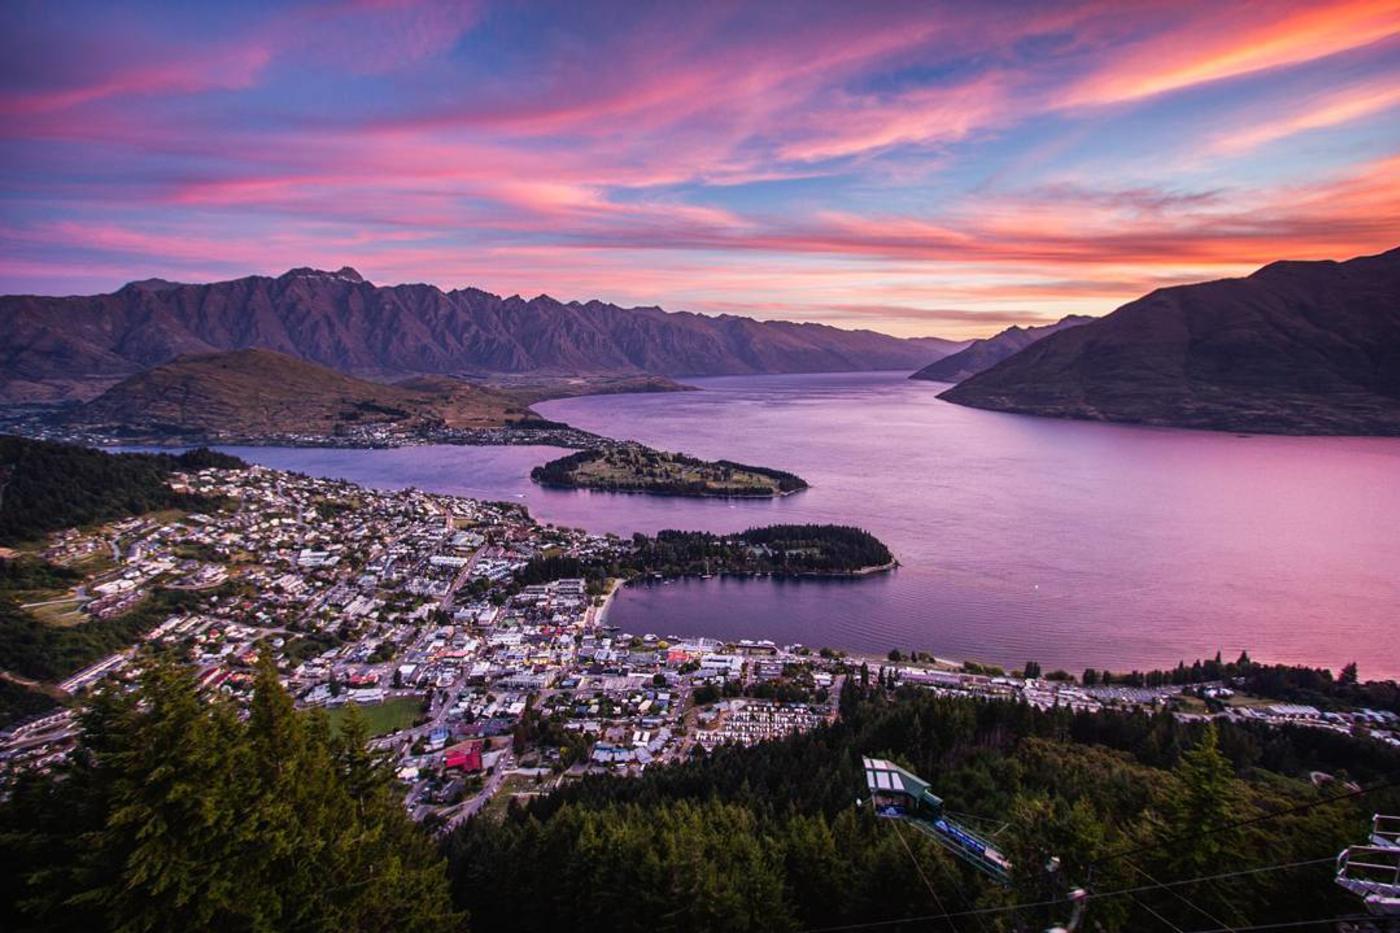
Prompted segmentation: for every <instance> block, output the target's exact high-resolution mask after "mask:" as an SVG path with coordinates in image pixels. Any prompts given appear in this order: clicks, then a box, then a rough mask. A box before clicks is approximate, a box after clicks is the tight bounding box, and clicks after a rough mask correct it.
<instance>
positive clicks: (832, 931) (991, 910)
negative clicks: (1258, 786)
mask: <svg viewBox="0 0 1400 933" xmlns="http://www.w3.org/2000/svg"><path fill="white" fill-rule="evenodd" d="M1334 861H1336V859H1335V858H1334V857H1333V856H1327V857H1325V858H1315V859H1306V860H1304V861H1300V862H1287V863H1284V864H1281V865H1261V866H1258V867H1256V868H1244V869H1240V870H1238V871H1228V872H1221V873H1219V874H1215V875H1200V876H1198V877H1195V878H1183V879H1181V880H1179V881H1165V882H1162V883H1160V884H1144V885H1138V886H1135V887H1131V888H1115V889H1114V890H1112V891H1099V892H1090V893H1089V895H1088V898H1089V899H1090V900H1098V899H1101V898H1109V897H1124V896H1128V895H1132V894H1141V893H1142V892H1144V891H1156V890H1160V889H1162V888H1175V887H1181V886H1182V885H1188V884H1199V883H1201V882H1204V881H1217V880H1220V879H1223V878H1237V877H1240V876H1242V875H1260V874H1264V873H1266V872H1271V871H1287V870H1289V869H1292V868H1306V867H1308V866H1312V865H1321V864H1323V863H1326V864H1329V865H1330V864H1332V863H1333V862H1334ZM1066 900H1067V899H1066V898H1063V897H1057V898H1054V899H1053V900H1045V901H1029V902H1027V903H1024V904H1009V905H1007V906H1004V907H979V908H977V909H975V910H960V911H954V912H952V913H948V914H924V915H922V916H917V917H901V918H899V919H897V920H871V921H866V922H864V923H847V924H842V925H839V926H830V927H813V928H810V929H808V930H806V931H804V933H840V931H842V930H865V929H871V928H874V927H884V926H895V925H896V924H900V923H916V922H918V921H920V920H941V919H949V920H951V919H954V918H957V917H975V916H983V915H985V914H1001V913H1007V912H1009V911H1013V910H1030V909H1032V908H1035V907H1053V906H1055V905H1056V904H1064V903H1065V902H1066ZM1343 919H1345V918H1343ZM1247 929H1248V928H1247V927H1244V928H1236V930H1237V933H1244V930H1247ZM1219 933H1225V931H1224V930H1221V931H1219Z"/></svg>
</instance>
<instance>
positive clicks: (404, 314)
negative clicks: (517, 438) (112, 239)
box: [0, 266, 962, 401]
mask: <svg viewBox="0 0 1400 933" xmlns="http://www.w3.org/2000/svg"><path fill="white" fill-rule="evenodd" d="M0 321H3V324H4V326H3V328H0V364H3V365H0V372H3V373H4V376H3V377H0V399H4V400H7V401H62V400H65V399H79V400H83V399H90V398H93V397H95V396H96V395H97V394H100V392H101V391H103V390H105V389H106V388H108V387H110V386H111V385H113V384H115V383H116V382H118V381H120V380H121V379H123V378H126V377H128V376H131V375H134V374H136V373H138V372H140V371H142V370H145V369H149V368H151V367H152V366H157V365H160V364H162V363H166V362H169V361H170V360H173V359H175V358H176V357H179V356H181V355H185V354H190V353H212V352H219V351H224V350H237V349H246V348H254V347H256V348H262V349H268V350H274V351H277V352H280V353H284V354H287V355H289V356H295V357H298V358H301V359H305V360H307V361H309V362H313V363H317V364H319V365H322V366H326V367H329V368H331V369H335V370H338V371H340V372H343V373H347V374H350V375H355V376H360V377H365V378H375V379H386V378H396V377H403V376H410V375H420V374H430V373H436V374H444V375H474V376H482V375H491V374H517V373H549V372H553V373H560V374H580V373H585V374H586V373H594V374H602V373H611V374H641V373H650V374H656V375H665V376H705V375H744V374H756V373H778V372H820V371H843V370H844V371H850V370H860V369H914V368H917V367H919V366H922V365H924V364H926V363H928V362H929V356H930V355H931V354H932V355H937V354H939V353H941V352H943V351H945V350H946V352H954V351H955V350H957V349H961V346H962V344H960V343H958V342H955V341H944V340H941V339H940V338H907V339H906V338H897V337H891V336H888V335H885V334H879V333H876V332H874V331H868V330H857V331H848V330H842V329H840V328H835V327H831V326H830V325H825V324H814V323H793V322H786V321H758V320H754V319H751V318H743V317H737V316H733V315H725V316H720V317H709V316H706V315H701V314H697V313H695V312H688V311H664V310H662V309H660V308H658V307H655V306H652V307H638V308H622V307H620V306H618V305H614V304H610V303H607V302H602V301H598V300H596V299H595V300H591V301H588V302H570V303H567V304H566V303H564V302H560V301H558V300H557V299H554V298H551V297H549V296H545V295H541V296H536V297H535V298H531V299H524V298H521V297H520V296H518V295H515V296H510V297H507V298H502V297H500V296H498V295H493V294H491V293H489V292H485V291H482V290H481V289H477V288H471V287H464V288H459V289H453V290H452V291H443V290H442V289H441V288H439V287H437V286H435V285H428V284H423V283H415V284H399V285H375V284H373V283H371V282H367V281H365V280H364V279H363V277H361V276H360V274H359V273H358V272H356V271H355V270H354V269H352V268H350V267H348V266H346V267H343V268H342V269H340V270H339V271H337V272H327V271H324V270H318V269H313V268H310V267H297V268H293V269H290V270H288V271H287V272H285V273H283V274H282V275H280V276H277V277H272V276H245V277H243V278H238V279H231V280H227V281H223V282H214V283H207V284H188V283H173V282H168V281H165V280H163V279H155V280H153V279H145V280H141V281H137V282H129V283H127V284H126V285H124V286H122V287H121V288H120V289H118V290H117V291H115V292H110V293H106V294H102V295H92V296H74V297H66V298H56V297H44V296H33V295H29V296H25V295H21V296H8V297H3V298H0Z"/></svg>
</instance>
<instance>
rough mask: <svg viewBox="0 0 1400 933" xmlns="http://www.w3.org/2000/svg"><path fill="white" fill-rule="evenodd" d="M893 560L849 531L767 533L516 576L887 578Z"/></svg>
mask: <svg viewBox="0 0 1400 933" xmlns="http://www.w3.org/2000/svg"><path fill="white" fill-rule="evenodd" d="M895 563H896V562H895V559H894V555H893V554H892V553H890V549H889V548H888V547H887V546H886V545H885V543H884V542H883V541H881V540H880V539H879V538H877V537H875V536H874V535H872V534H871V533H870V532H868V531H866V530H864V529H862V528H854V527H851V526H849V525H767V526H765V527H762V528H750V529H748V530H747V531H741V532H739V533H737V534H732V535H717V534H711V533H710V532H708V531H671V530H666V531H659V532H657V533H656V535H655V536H654V537H653V536H650V535H644V534H635V535H633V536H632V547H631V549H630V550H627V551H625V552H620V553H615V554H613V555H612V556H609V557H607V558H598V559H593V560H587V559H582V558H577V557H563V556H541V557H536V558H535V559H533V560H531V561H530V562H529V563H528V564H526V566H525V567H524V568H523V569H522V570H520V571H518V572H517V574H516V580H517V581H518V582H520V583H524V584H531V583H542V582H545V581H548V580H557V579H559V578H560V577H583V578H586V579H591V580H595V581H600V582H601V581H602V580H605V579H607V578H610V577H615V578H621V579H635V578H640V577H668V578H669V577H683V576H705V575H708V574H731V575H739V576H744V575H760V574H769V575H773V576H792V577H798V576H852V575H856V574H862V573H871V572H874V571H879V570H888V569H891V568H892V567H894V566H895Z"/></svg>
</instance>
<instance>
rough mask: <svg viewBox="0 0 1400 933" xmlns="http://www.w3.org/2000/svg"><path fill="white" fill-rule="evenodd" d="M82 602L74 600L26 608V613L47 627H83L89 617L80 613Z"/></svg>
mask: <svg viewBox="0 0 1400 933" xmlns="http://www.w3.org/2000/svg"><path fill="white" fill-rule="evenodd" d="M81 605H82V601H81V600H79V599H77V598H74V599H63V600H55V601H52V602H46V603H44V604H43V605H40V606H26V607H25V611H26V612H28V613H29V614H30V615H32V616H34V618H36V619H38V620H39V621H40V622H42V623H44V624H45V625H57V626H60V627H67V626H70V625H81V624H83V623H84V622H86V621H87V620H88V617H87V616H85V615H83V614H82V613H81V612H79V611H78V607H79V606H81Z"/></svg>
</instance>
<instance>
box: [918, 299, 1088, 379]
mask: <svg viewBox="0 0 1400 933" xmlns="http://www.w3.org/2000/svg"><path fill="white" fill-rule="evenodd" d="M1092 320H1093V318H1092V317H1089V316H1088V315H1086V314H1071V315H1070V316H1069V317H1065V318H1061V319H1060V320H1058V321H1056V322H1055V323H1054V324H1044V325H1042V326H1040V327H1008V328H1007V329H1006V330H1004V331H1002V332H1001V333H999V334H996V335H995V336H992V337H987V338H985V339H983V340H974V341H973V342H972V343H971V345H969V346H968V347H967V348H965V349H963V350H959V351H958V352H957V353H951V354H949V355H948V356H945V357H943V359H941V360H936V361H935V362H933V363H930V364H929V365H927V366H925V367H924V368H923V369H921V370H919V371H918V372H916V373H914V374H913V375H912V376H910V377H909V378H910V379H927V380H929V381H931V382H962V381H963V380H964V379H966V378H968V377H969V376H975V375H977V374H978V373H980V372H981V371H982V370H984V369H991V368H992V367H993V366H995V365H996V364H998V363H1000V362H1001V361H1002V360H1004V359H1006V358H1007V357H1009V356H1013V355H1015V354H1016V353H1019V352H1020V351H1022V350H1024V349H1025V348H1026V347H1028V346H1030V345H1031V344H1033V343H1035V342H1036V341H1037V340H1040V339H1041V338H1043V337H1048V336H1050V335H1051V334H1053V333H1055V332H1057V331H1061V330H1064V329H1065V328H1066V327H1077V326H1079V325H1080V324H1087V323H1088V322H1089V321H1092Z"/></svg>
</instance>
